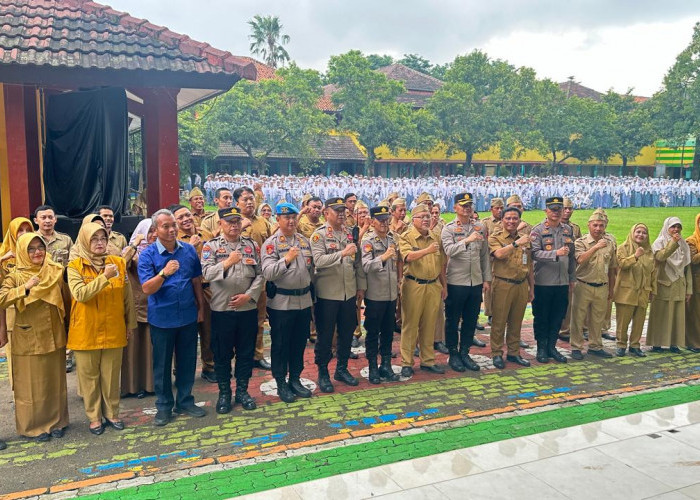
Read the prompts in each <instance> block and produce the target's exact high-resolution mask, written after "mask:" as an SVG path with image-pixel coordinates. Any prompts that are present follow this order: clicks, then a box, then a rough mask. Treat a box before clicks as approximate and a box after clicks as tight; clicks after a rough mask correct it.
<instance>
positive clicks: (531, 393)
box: [0, 322, 700, 498]
mask: <svg viewBox="0 0 700 500" xmlns="http://www.w3.org/2000/svg"><path fill="white" fill-rule="evenodd" d="M487 332H488V330H487ZM480 337H481V338H482V340H484V341H487V340H488V337H487V335H480ZM398 338H399V337H398V336H396V339H395V350H397V344H398ZM524 338H525V339H526V340H527V341H529V342H530V344H531V345H533V347H532V348H530V349H527V350H525V357H527V358H528V359H533V364H532V367H530V368H520V367H517V366H516V365H514V364H512V363H507V366H506V369H505V370H496V369H495V368H494V367H493V365H492V364H491V362H490V358H489V357H488V354H489V351H488V347H486V348H475V349H474V350H473V353H474V357H475V359H476V360H477V361H478V362H479V363H480V364H481V366H482V370H481V372H479V373H472V372H467V373H465V374H458V373H455V372H452V371H448V373H447V374H446V375H444V376H439V375H433V374H428V373H425V372H421V371H420V370H416V374H415V376H414V377H412V378H411V379H410V380H407V381H401V382H396V383H392V384H382V385H381V386H372V385H370V384H369V383H368V382H367V380H366V379H365V378H364V376H365V375H366V370H365V369H364V366H365V364H366V361H365V360H364V357H363V356H362V355H361V356H360V359H359V360H354V361H353V360H351V361H350V370H351V372H352V373H354V374H355V375H360V376H362V377H363V378H362V380H361V383H360V386H359V387H358V388H346V387H344V386H341V385H339V384H338V385H336V389H337V392H336V393H334V394H321V393H319V392H318V390H317V389H315V384H313V379H315V374H316V370H315V368H314V366H313V347H312V346H311V345H309V348H308V349H307V353H306V370H305V372H304V374H303V376H306V377H307V378H308V379H310V380H309V381H308V383H309V385H310V387H313V388H314V397H313V398H311V399H309V400H298V401H297V402H295V403H293V404H289V405H287V404H285V403H282V402H280V401H279V400H278V399H277V397H276V396H275V392H274V383H271V376H270V374H269V372H265V371H263V370H257V369H256V370H255V372H254V380H253V381H251V387H252V390H251V393H252V394H253V396H254V397H256V399H257V401H258V406H259V408H258V409H257V410H255V411H250V412H246V411H243V410H242V409H241V408H240V406H236V407H235V409H234V411H233V412H232V413H230V414H228V415H217V414H216V413H215V412H214V408H213V406H214V403H215V400H216V396H217V388H216V385H215V384H209V383H206V382H205V381H203V380H202V379H201V378H199V377H197V381H196V383H195V388H194V393H195V398H196V400H197V401H198V404H200V405H202V406H204V407H205V408H206V409H207V410H208V414H207V416H206V417H205V418H202V419H193V418H190V417H185V416H180V417H177V418H175V419H174V420H173V421H172V422H171V423H170V424H169V425H168V426H166V427H162V428H156V427H154V426H153V424H152V419H153V415H154V413H155V408H154V398H153V397H149V398H145V399H140V400H139V399H134V398H127V399H123V400H122V408H123V411H122V416H123V418H124V421H125V423H126V425H127V428H126V429H125V430H124V431H122V432H117V431H115V430H113V429H111V428H108V429H106V431H105V433H104V434H103V435H102V436H93V435H91V434H90V433H89V432H88V429H87V420H86V418H85V416H84V411H83V408H82V402H81V400H80V399H79V398H78V397H77V395H76V391H75V386H76V375H75V374H74V373H71V374H69V375H68V381H69V406H70V415H71V425H70V427H69V429H68V431H67V432H66V436H65V437H64V438H63V439H60V440H56V439H54V440H52V441H51V442H49V443H35V442H32V441H29V440H26V439H22V438H19V437H16V436H15V431H14V420H13V418H12V416H11V415H12V410H11V402H12V396H11V393H10V391H9V384H8V383H7V370H6V363H0V370H2V372H1V374H2V378H4V379H5V383H4V384H2V388H1V389H0V401H2V403H3V405H4V407H5V412H4V413H5V415H6V418H5V419H3V421H2V423H1V425H0V431H1V432H2V434H0V435H2V436H3V437H4V438H5V439H7V440H8V448H7V449H6V450H4V451H2V452H0V474H1V475H2V478H3V480H2V482H0V494H5V495H6V496H5V497H4V498H22V497H32V496H36V495H40V494H47V493H49V494H51V495H50V496H54V497H56V498H58V497H60V498H65V497H71V496H76V495H81V496H82V495H88V494H96V495H98V496H99V497H100V498H125V497H126V496H127V495H128V497H129V498H191V497H193V496H199V495H200V494H204V493H205V492H207V494H208V495H209V496H210V498H227V497H231V496H235V495H238V494H244V493H254V492H258V491H263V490H266V489H270V488H276V487H282V486H287V485H289V484H294V483H298V482H301V481H306V480H310V479H316V478H322V477H328V476H331V475H336V474H341V473H345V472H352V471H357V470H361V469H367V468H370V467H375V466H381V465H386V464H391V463H393V462H397V461H400V460H405V459H410V458H418V457H422V456H427V455H432V454H436V453H440V452H446V451H449V450H455V449H458V448H464V447H467V446H473V445H478V444H483V443H489V442H494V441H501V440H505V439H510V438H515V437H519V436H525V435H529V434H534V433H540V432H544V431H549V430H552V429H558V428H562V427H568V426H570V425H577V424H583V423H587V422H592V421H596V420H602V419H605V418H609V417H613V416H621V415H627V414H631V413H636V412H639V411H646V410H651V409H655V408H660V407H664V406H670V405H673V404H680V403H685V402H690V401H695V400H700V385H696V384H698V381H699V380H700V356H699V355H697V354H692V353H690V352H688V351H685V350H684V351H683V352H682V353H680V354H672V353H669V352H664V353H659V354H656V353H654V354H651V353H650V355H649V356H648V357H646V358H631V357H625V358H614V359H609V360H601V359H597V358H593V359H591V358H588V357H587V358H586V359H585V360H584V361H581V362H571V361H570V362H569V363H567V364H554V363H550V364H546V365H540V364H538V363H536V362H534V341H533V338H532V329H531V323H530V322H528V323H527V324H526V325H525V328H524ZM605 342H606V344H607V347H608V348H612V347H613V342H609V341H605ZM561 347H562V350H563V351H564V352H565V353H567V347H568V344H565V343H562V344H561ZM356 350H357V351H358V352H360V353H361V352H362V351H363V348H362V347H360V348H358V349H356ZM446 361H447V360H446V356H444V355H438V362H439V363H445V364H446ZM395 362H396V363H397V366H396V369H397V370H398V364H399V363H398V360H395ZM417 366H418V360H416V368H417ZM13 436H14V437H13ZM123 488H129V489H128V490H126V489H123Z"/></svg>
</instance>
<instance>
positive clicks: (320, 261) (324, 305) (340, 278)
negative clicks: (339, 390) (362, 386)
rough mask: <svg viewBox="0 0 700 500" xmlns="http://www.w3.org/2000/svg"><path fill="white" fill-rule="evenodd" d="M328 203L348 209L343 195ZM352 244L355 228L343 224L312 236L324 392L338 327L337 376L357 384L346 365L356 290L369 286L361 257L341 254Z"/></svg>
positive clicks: (317, 347) (318, 360)
mask: <svg viewBox="0 0 700 500" xmlns="http://www.w3.org/2000/svg"><path fill="white" fill-rule="evenodd" d="M325 206H326V208H330V209H332V210H336V211H338V210H345V203H344V202H343V200H342V198H331V199H328V200H326V203H325ZM352 244H355V241H354V238H353V236H352V232H351V231H350V229H349V228H348V227H346V226H344V225H343V226H341V227H340V229H338V230H334V229H333V227H332V226H331V225H330V224H328V223H326V224H324V225H323V226H321V227H319V228H318V229H317V230H316V231H314V234H313V236H312V237H311V253H312V255H313V261H314V265H315V272H314V287H315V290H316V297H317V300H316V305H315V307H314V313H315V318H316V330H317V333H318V339H317V341H316V345H315V349H314V352H315V362H316V365H317V366H318V371H319V387H320V389H321V390H322V391H324V392H332V391H333V385H332V384H331V382H330V377H329V376H328V363H329V362H330V360H331V343H332V340H333V332H334V331H335V330H336V328H337V333H338V349H337V357H338V363H337V365H336V371H335V377H334V378H335V379H336V380H339V381H342V382H344V383H346V384H348V385H357V384H358V382H357V379H355V377H353V376H352V375H350V372H348V370H347V367H348V357H349V356H350V345H351V342H352V333H353V331H354V330H355V327H356V326H357V316H356V297H357V290H365V289H366V288H367V287H366V283H365V278H364V273H363V272H362V267H361V266H360V265H359V260H358V259H356V258H355V257H354V256H350V255H349V256H347V257H343V256H342V255H341V252H342V251H343V249H345V247H346V246H348V245H352Z"/></svg>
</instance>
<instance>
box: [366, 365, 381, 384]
mask: <svg viewBox="0 0 700 500" xmlns="http://www.w3.org/2000/svg"><path fill="white" fill-rule="evenodd" d="M367 378H368V379H369V383H370V384H375V385H376V384H380V383H381V382H382V379H381V377H380V376H379V368H378V367H377V362H376V361H375V362H374V363H370V365H369V375H368V377H367Z"/></svg>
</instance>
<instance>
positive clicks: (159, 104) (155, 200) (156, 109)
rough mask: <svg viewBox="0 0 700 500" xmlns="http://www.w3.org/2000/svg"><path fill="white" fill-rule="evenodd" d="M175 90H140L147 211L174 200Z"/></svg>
mask: <svg viewBox="0 0 700 500" xmlns="http://www.w3.org/2000/svg"><path fill="white" fill-rule="evenodd" d="M178 92H179V89H165V88H157V89H142V90H140V92H139V96H140V97H142V98H143V101H144V102H143V105H144V116H143V128H144V148H145V158H146V192H147V203H148V213H149V214H151V213H153V212H155V211H156V210H158V209H161V208H165V207H167V206H168V205H171V204H173V203H177V202H178V201H180V200H179V198H180V196H179V194H180V191H179V190H180V166H179V163H178V150H177V94H178Z"/></svg>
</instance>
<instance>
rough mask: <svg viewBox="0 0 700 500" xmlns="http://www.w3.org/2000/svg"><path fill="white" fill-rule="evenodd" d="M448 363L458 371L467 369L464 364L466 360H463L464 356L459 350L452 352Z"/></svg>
mask: <svg viewBox="0 0 700 500" xmlns="http://www.w3.org/2000/svg"><path fill="white" fill-rule="evenodd" d="M447 364H448V365H450V368H452V369H453V370H454V371H456V372H464V371H466V370H467V368H466V367H465V366H464V362H462V356H460V354H459V353H458V352H457V351H453V352H451V353H450V359H449V360H448V361H447Z"/></svg>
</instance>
